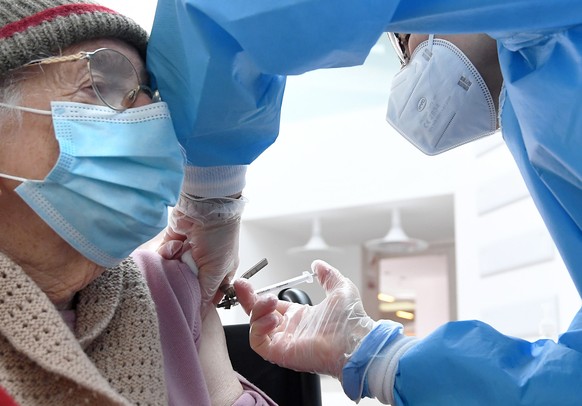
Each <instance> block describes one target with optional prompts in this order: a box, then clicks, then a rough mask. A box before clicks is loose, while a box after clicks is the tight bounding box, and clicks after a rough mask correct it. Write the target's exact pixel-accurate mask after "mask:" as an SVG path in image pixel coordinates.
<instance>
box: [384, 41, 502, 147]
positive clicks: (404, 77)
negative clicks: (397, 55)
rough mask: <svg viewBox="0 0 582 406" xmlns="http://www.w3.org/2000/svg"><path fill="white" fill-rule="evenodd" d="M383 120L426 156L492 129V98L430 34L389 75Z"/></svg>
mask: <svg viewBox="0 0 582 406" xmlns="http://www.w3.org/2000/svg"><path fill="white" fill-rule="evenodd" d="M386 120H387V121H388V123H390V125H392V126H393V127H394V128H395V129H396V130H397V131H398V132H399V133H400V134H402V135H403V136H404V137H405V138H406V139H407V140H408V141H410V142H411V143H412V144H413V145H414V146H416V147H417V148H418V149H420V150H421V151H422V152H424V153H425V154H427V155H436V154H440V153H441V152H444V151H447V150H449V149H451V148H455V147H457V146H459V145H462V144H465V143H467V142H470V141H473V140H476V139H478V138H481V137H484V136H486V135H490V134H493V133H494V132H495V131H496V129H497V113H496V111H495V104H494V103H493V98H492V97H491V94H490V92H489V89H488V88H487V86H486V84H485V81H484V80H483V78H482V77H481V75H480V74H479V72H478V71H477V69H476V68H475V66H473V64H472V63H471V61H469V59H468V58H467V56H465V54H463V52H461V50H459V49H458V48H457V47H456V46H455V45H453V44H452V43H450V42H449V41H446V40H443V39H435V38H434V35H430V36H429V39H428V41H425V42H422V43H421V44H419V45H418V47H417V48H416V50H415V51H414V53H413V54H412V57H411V59H410V62H409V63H408V64H407V65H406V66H405V67H404V68H402V70H401V71H400V72H398V73H397V74H396V76H394V79H393V81H392V86H391V91H390V97H389V100H388V113H387V114H386Z"/></svg>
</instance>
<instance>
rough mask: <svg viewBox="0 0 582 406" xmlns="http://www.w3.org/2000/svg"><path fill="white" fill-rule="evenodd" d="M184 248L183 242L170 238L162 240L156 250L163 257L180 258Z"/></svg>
mask: <svg viewBox="0 0 582 406" xmlns="http://www.w3.org/2000/svg"><path fill="white" fill-rule="evenodd" d="M183 249H184V243H183V242H182V241H178V240H170V241H165V242H162V244H161V245H160V246H159V247H158V249H157V252H158V254H160V255H161V256H162V257H164V258H165V259H175V258H180V256H181V254H182V251H183Z"/></svg>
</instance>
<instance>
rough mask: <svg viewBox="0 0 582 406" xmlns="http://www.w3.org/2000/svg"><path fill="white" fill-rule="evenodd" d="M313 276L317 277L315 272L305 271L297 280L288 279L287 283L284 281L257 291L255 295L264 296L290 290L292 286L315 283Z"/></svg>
mask: <svg viewBox="0 0 582 406" xmlns="http://www.w3.org/2000/svg"><path fill="white" fill-rule="evenodd" d="M313 275H315V272H313V271H311V272H309V271H303V273H302V274H301V275H300V276H296V277H295V278H291V279H287V280H286V281H282V282H278V283H274V284H272V285H269V286H266V287H264V288H262V289H259V290H257V291H255V293H256V294H257V295H262V294H265V293H270V292H273V291H278V290H283V289H287V288H290V287H291V286H295V285H299V284H301V283H304V282H306V283H311V282H313Z"/></svg>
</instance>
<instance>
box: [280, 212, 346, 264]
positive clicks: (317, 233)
mask: <svg viewBox="0 0 582 406" xmlns="http://www.w3.org/2000/svg"><path fill="white" fill-rule="evenodd" d="M334 252H341V249H340V248H337V247H332V246H330V245H328V244H327V243H326V242H325V240H324V239H323V237H322V235H321V221H320V220H319V218H317V217H316V218H314V219H313V220H312V223H311V237H309V240H308V241H307V243H306V244H305V245H302V246H300V247H294V248H290V249H289V250H288V251H287V253H288V254H290V255H300V254H308V255H311V256H313V255H321V254H329V253H334Z"/></svg>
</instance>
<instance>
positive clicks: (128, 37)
mask: <svg viewBox="0 0 582 406" xmlns="http://www.w3.org/2000/svg"><path fill="white" fill-rule="evenodd" d="M106 37H111V38H117V39H121V40H124V41H126V42H128V43H129V44H131V45H133V46H135V47H136V48H137V49H138V51H139V52H140V53H141V54H142V55H145V50H146V44H147V39H148V35H147V32H146V31H145V30H144V29H143V28H141V27H140V26H139V25H138V24H137V23H135V22H134V21H133V20H131V19H130V18H128V17H125V16H123V15H121V14H119V13H117V12H115V11H113V10H111V9H108V8H106V7H103V6H100V5H98V4H96V3H93V2H92V1H90V0H85V1H83V0H0V76H3V75H4V74H6V73H7V72H8V71H10V70H11V69H15V68H18V67H20V66H22V65H24V64H25V63H27V62H30V61H31V60H33V59H36V58H39V57H42V56H50V55H55V54H58V53H59V51H61V50H62V49H64V48H66V47H68V46H70V45H74V44H76V43H79V42H81V41H85V40H90V39H97V38H106Z"/></svg>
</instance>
